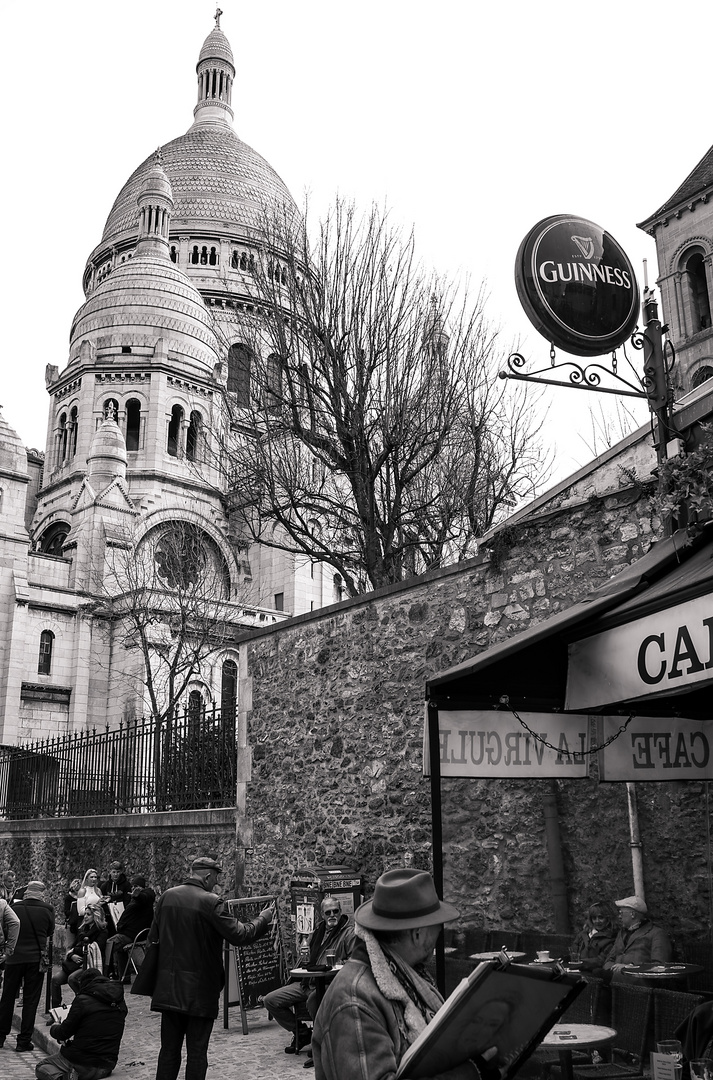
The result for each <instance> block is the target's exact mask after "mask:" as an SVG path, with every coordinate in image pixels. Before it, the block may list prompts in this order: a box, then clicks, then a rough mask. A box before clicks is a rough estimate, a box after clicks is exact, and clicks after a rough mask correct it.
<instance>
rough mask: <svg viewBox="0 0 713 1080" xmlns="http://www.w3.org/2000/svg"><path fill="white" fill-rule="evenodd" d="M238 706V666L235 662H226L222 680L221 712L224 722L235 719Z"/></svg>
mask: <svg viewBox="0 0 713 1080" xmlns="http://www.w3.org/2000/svg"><path fill="white" fill-rule="evenodd" d="M237 704H238V665H237V664H236V663H235V661H234V660H225V661H224V662H223V670H222V672H221V679H220V712H221V715H222V717H223V720H233V719H235V709H236V706H237Z"/></svg>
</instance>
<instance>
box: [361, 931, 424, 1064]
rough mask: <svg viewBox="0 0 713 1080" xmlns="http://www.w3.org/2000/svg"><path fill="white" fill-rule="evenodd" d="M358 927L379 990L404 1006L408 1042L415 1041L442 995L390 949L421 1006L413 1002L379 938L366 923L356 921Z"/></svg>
mask: <svg viewBox="0 0 713 1080" xmlns="http://www.w3.org/2000/svg"><path fill="white" fill-rule="evenodd" d="M355 931H356V934H357V936H358V937H360V938H362V940H363V941H364V944H365V945H366V951H367V953H368V955H369V966H370V967H371V972H372V975H373V976H374V981H375V982H376V985H377V986H378V987H379V990H380V991H381V993H382V994H383V995H384V997H385V998H386V999H387V1000H388V1001H394V1002H398V1004H400V1005H401V1006H402V1007H403V1017H404V1024H405V1031H404V1035H405V1038H406V1041H407V1042H408V1043H412V1042H413V1041H414V1039H415V1038H416V1037H417V1036H418V1035H420V1034H421V1032H422V1031H423V1029H424V1028H425V1026H426V1023H427V1022H428V1021H429V1020H430V1019H431V1017H432V1016H433V1014H434V1013H435V1012H437V1011H438V1009H439V1008H440V1007H441V1005H442V1004H443V998H442V997H441V995H440V994H439V992H438V990H437V989H436V987H435V986H434V985H433V984H432V983H431V982H430V981H429V980H428V979H427V978H424V977H423V976H422V975H419V973H418V972H417V971H416V970H415V969H414V968H412V967H411V966H410V965H409V964H407V963H406V962H405V961H404V960H402V959H401V957H400V956H397V955H396V954H395V953H389V958H390V960H391V962H392V963H393V964H395V965H396V967H398V969H399V971H400V973H401V977H402V979H404V980H408V982H409V983H410V985H411V987H412V990H413V992H414V996H415V997H417V998H418V999H420V1002H421V1007H420V1008H419V1006H418V1005H417V1004H416V1003H415V1002H414V1000H413V999H412V997H411V995H410V994H409V993H408V992H407V990H406V989H405V987H404V985H403V983H402V981H400V980H399V978H397V976H396V975H395V973H394V971H393V970H392V968H391V964H390V963H389V959H387V957H386V955H385V954H384V950H383V948H382V947H381V945H380V944H379V942H378V941H377V940H376V938H375V937H374V935H373V934H372V932H371V930H367V929H366V927H364V926H359V924H358V923H357V924H356V926H355Z"/></svg>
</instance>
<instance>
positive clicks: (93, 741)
mask: <svg viewBox="0 0 713 1080" xmlns="http://www.w3.org/2000/svg"><path fill="white" fill-rule="evenodd" d="M236 773H237V750H236V742H235V711H234V710H233V709H229V710H224V711H223V712H222V713H221V711H220V710H219V709H217V708H207V709H206V708H201V709H195V708H189V709H187V710H186V711H185V712H182V713H180V714H178V713H174V715H173V716H169V717H167V718H166V719H164V720H162V721H161V722H157V721H156V720H155V719H154V718H151V719H141V720H136V721H131V722H129V723H128V724H120V725H119V726H118V727H117V728H113V729H109V727H108V726H107V727H106V729H105V730H104V731H98V730H97V729H96V728H91V729H87V730H86V731H78V732H75V733H73V734H71V735H62V736H56V737H52V738H48V739H41V740H38V741H36V742H32V743H28V744H25V745H22V746H4V747H0V817H2V818H6V819H7V818H40V817H68V816H75V815H79V816H81V815H85V814H144V813H154V812H156V811H159V810H203V809H206V808H209V807H217V806H235V798H236Z"/></svg>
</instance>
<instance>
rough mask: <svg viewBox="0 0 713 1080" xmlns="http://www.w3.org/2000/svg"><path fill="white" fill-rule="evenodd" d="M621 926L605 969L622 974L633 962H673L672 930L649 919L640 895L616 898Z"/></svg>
mask: <svg viewBox="0 0 713 1080" xmlns="http://www.w3.org/2000/svg"><path fill="white" fill-rule="evenodd" d="M614 903H615V904H616V906H617V907H618V908H619V922H620V924H621V929H620V930H619V933H618V934H617V936H616V940H615V941H614V944H613V945H612V947H611V949H610V951H609V952H608V953H607V956H606V959H605V961H604V969H605V971H611V972H615V973H617V974H620V973H621V972H622V971H624V970H625V969H626V968H627V966H629V965H631V964H669V963H670V962H671V960H672V959H673V948H672V945H671V941H670V939H669V937H668V934H667V933H666V931H665V930H663V929H662V928H661V927H660V926H657V925H656V923H653V922H652V921H651V919H649V911H648V908H647V907H646V903H645V901H644V900H642V898H641V897H640V896H625V897H624V899H623V900H615V901H614Z"/></svg>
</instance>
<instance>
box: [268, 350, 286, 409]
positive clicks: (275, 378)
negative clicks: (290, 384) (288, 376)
mask: <svg viewBox="0 0 713 1080" xmlns="http://www.w3.org/2000/svg"><path fill="white" fill-rule="evenodd" d="M281 404H282V362H281V360H280V357H279V356H278V355H277V354H276V353H273V354H272V355H271V356H268V358H267V393H266V401H265V406H266V407H267V408H268V409H272V410H275V409H279V407H280V405H281Z"/></svg>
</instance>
